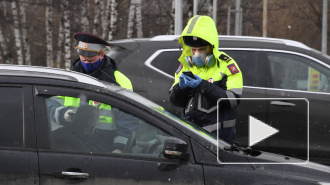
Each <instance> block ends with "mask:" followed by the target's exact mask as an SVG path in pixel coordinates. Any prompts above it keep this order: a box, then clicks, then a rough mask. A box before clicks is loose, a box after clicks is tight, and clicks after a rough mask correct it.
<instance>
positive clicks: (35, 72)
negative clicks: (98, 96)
mask: <svg viewBox="0 0 330 185" xmlns="http://www.w3.org/2000/svg"><path fill="white" fill-rule="evenodd" d="M0 76H21V77H22V76H23V77H37V78H48V79H57V80H66V81H72V82H81V83H84V84H89V85H94V86H99V87H104V88H105V87H106V85H104V84H103V83H101V82H100V81H98V80H97V79H96V78H94V77H91V76H88V75H85V74H83V73H78V72H74V71H69V70H64V69H58V68H49V67H41V66H28V65H11V64H0Z"/></svg>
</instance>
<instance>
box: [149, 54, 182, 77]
mask: <svg viewBox="0 0 330 185" xmlns="http://www.w3.org/2000/svg"><path fill="white" fill-rule="evenodd" d="M181 53H182V51H180V50H179V51H163V52H161V53H159V55H157V56H156V58H155V59H154V60H153V61H152V62H151V65H152V66H154V67H156V68H157V69H160V70H161V71H163V72H165V73H167V74H168V75H171V76H174V73H175V71H176V70H177V69H178V67H179V65H180V62H179V61H178V60H179V58H180V56H181Z"/></svg>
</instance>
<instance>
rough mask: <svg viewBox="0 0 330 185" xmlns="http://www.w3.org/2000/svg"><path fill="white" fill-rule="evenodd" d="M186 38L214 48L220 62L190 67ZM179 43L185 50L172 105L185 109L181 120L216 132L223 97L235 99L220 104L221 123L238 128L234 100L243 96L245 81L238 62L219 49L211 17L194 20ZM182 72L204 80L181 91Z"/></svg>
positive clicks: (181, 57) (176, 76)
mask: <svg viewBox="0 0 330 185" xmlns="http://www.w3.org/2000/svg"><path fill="white" fill-rule="evenodd" d="M183 36H195V37H199V38H202V39H204V40H205V41H207V42H209V43H210V44H211V45H212V46H213V55H214V56H215V58H216V60H217V62H216V64H215V65H213V66H207V65H206V66H204V67H196V66H192V67H189V65H188V63H187V62H186V56H191V48H190V47H189V46H187V45H185V43H184V41H183ZM179 43H180V44H182V47H183V51H182V54H181V56H180V58H179V61H180V63H181V64H180V66H179V68H178V70H177V71H176V73H175V82H174V84H173V86H172V88H171V89H170V100H171V102H172V103H173V104H174V105H176V106H179V107H183V108H185V109H184V110H183V113H182V117H183V118H185V119H187V120H190V121H192V122H194V123H196V124H198V125H199V126H201V127H203V128H204V129H206V130H207V131H209V132H214V131H216V130H217V124H216V123H217V111H216V110H217V101H218V100H219V99H220V98H234V99H230V100H229V101H221V104H220V108H221V109H220V112H219V121H220V122H221V124H222V125H221V128H228V127H233V126H235V122H236V113H237V105H238V103H239V101H238V100H236V99H235V98H240V97H241V95H242V88H243V78H242V72H241V71H240V69H239V67H238V65H237V64H236V62H235V61H234V60H233V59H232V58H230V57H229V56H228V55H226V54H225V53H224V52H221V51H219V50H218V48H219V39H218V32H217V29H216V26H215V24H214V21H213V19H212V18H210V17H208V16H200V15H196V16H194V17H192V18H191V19H190V20H189V22H188V24H187V26H186V27H185V29H184V30H183V32H182V34H181V36H180V38H179ZM182 71H191V72H192V73H193V74H197V75H198V76H199V77H201V78H202V79H203V80H202V82H201V83H200V84H199V86H198V87H197V88H195V89H192V88H187V89H180V87H179V84H178V83H179V76H180V75H181V74H182Z"/></svg>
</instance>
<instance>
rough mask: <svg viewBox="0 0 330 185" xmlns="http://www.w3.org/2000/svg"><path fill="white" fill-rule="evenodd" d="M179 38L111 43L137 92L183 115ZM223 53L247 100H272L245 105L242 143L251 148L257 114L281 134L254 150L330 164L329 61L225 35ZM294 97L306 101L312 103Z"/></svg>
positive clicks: (277, 43)
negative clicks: (177, 85)
mask: <svg viewBox="0 0 330 185" xmlns="http://www.w3.org/2000/svg"><path fill="white" fill-rule="evenodd" d="M178 38H179V36H178V35H167V36H166V35H164V36H156V37H153V38H149V39H127V40H118V41H111V43H112V45H113V46H112V47H111V49H110V51H109V52H108V55H110V56H111V57H113V58H114V59H115V60H116V61H117V62H118V66H119V69H120V70H121V71H122V72H123V73H124V74H125V75H127V76H128V77H129V78H130V80H131V81H132V84H133V89H134V91H135V92H136V93H138V94H140V95H142V96H144V97H146V98H148V99H150V100H152V101H154V102H156V103H158V104H160V105H162V106H163V107H164V108H165V109H168V110H170V111H171V112H173V113H174V114H176V115H178V116H179V115H180V114H181V111H182V109H181V108H178V107H175V106H173V105H172V104H171V103H170V101H169V93H168V91H169V89H170V87H171V86H172V85H173V82H174V73H175V71H176V70H177V68H178V66H179V62H178V58H179V57H180V55H181V52H182V49H181V46H180V45H179V44H178ZM219 50H221V51H224V52H225V53H227V54H228V55H230V56H231V57H232V58H233V59H234V60H235V61H236V62H237V63H238V65H239V67H240V69H241V71H242V73H243V85H244V87H243V96H242V98H259V99H264V98H266V99H267V98H272V99H269V101H243V100H242V101H241V104H240V106H239V112H238V116H237V122H236V130H237V142H238V143H239V144H240V145H242V146H248V130H249V129H248V117H249V115H252V116H253V117H255V118H257V119H258V120H261V121H263V122H265V123H268V124H270V123H272V125H273V126H274V125H275V126H276V127H277V128H278V129H279V130H280V134H277V135H274V136H272V140H271V141H266V140H264V141H261V142H260V143H258V144H257V145H255V146H253V147H254V148H256V149H261V150H265V151H271V152H276V153H282V154H286V155H290V156H295V157H302V158H308V155H309V159H310V160H311V161H315V162H320V163H323V164H330V116H329V114H328V113H327V111H328V109H329V107H330V58H329V56H327V55H325V54H322V53H320V52H318V51H316V50H314V49H311V48H309V47H307V46H306V45H304V44H302V43H300V42H296V41H292V40H285V39H273V38H262V37H244V36H219ZM276 98H280V99H276ZM284 98H285V99H284ZM288 98H291V99H288ZM292 98H305V99H306V101H307V104H306V101H304V100H301V101H296V99H292ZM306 106H307V108H306ZM308 108H309V109H308ZM308 113H309V114H308ZM308 116H309V117H308ZM308 121H309V122H308ZM308 123H309V126H308ZM308 132H309V137H308ZM308 143H309V146H308ZM308 148H309V154H308V153H307V152H306V151H307V150H308ZM306 153H307V154H306ZM303 156H305V157H303ZM306 156H307V157H306Z"/></svg>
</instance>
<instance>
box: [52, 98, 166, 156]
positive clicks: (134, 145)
mask: <svg viewBox="0 0 330 185" xmlns="http://www.w3.org/2000/svg"><path fill="white" fill-rule="evenodd" d="M46 107H47V113H48V120H49V125H51V126H50V127H51V134H50V138H51V145H52V149H54V150H56V151H72V152H81V153H88V154H91V153H93V154H111V153H122V154H125V153H129V154H132V155H139V156H141V155H146V156H147V155H148V156H153V157H161V156H162V155H161V154H162V148H163V143H164V140H165V139H166V138H167V137H169V135H168V134H167V133H165V132H164V131H162V130H161V129H159V128H157V127H155V126H153V125H152V124H150V123H148V122H147V121H145V120H143V119H141V118H140V117H138V116H136V115H133V114H130V113H128V112H126V111H124V110H122V109H120V108H117V107H115V106H112V105H109V104H106V103H103V102H97V101H93V100H86V99H83V98H76V97H67V96H65V97H64V96H52V97H50V98H46Z"/></svg>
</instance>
